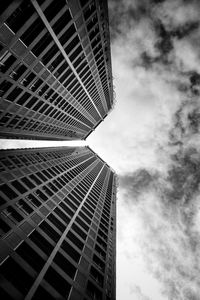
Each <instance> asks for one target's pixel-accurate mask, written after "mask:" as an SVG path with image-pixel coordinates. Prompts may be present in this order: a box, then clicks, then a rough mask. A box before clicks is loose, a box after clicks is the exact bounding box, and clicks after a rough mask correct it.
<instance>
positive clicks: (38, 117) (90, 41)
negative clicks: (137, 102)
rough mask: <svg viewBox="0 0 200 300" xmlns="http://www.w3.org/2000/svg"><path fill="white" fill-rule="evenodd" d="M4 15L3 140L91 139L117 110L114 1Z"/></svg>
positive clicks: (4, 7)
mask: <svg viewBox="0 0 200 300" xmlns="http://www.w3.org/2000/svg"><path fill="white" fill-rule="evenodd" d="M0 8H1V10H0V13H1V15H0V96H1V98H2V100H1V102H0V137H1V138H23V139H26V138H28V139H43V140H44V139H48V140H74V139H85V138H86V137H87V136H88V135H89V134H90V133H91V132H92V131H93V130H94V129H95V127H96V126H98V124H99V123H100V122H101V121H102V120H103V119H104V118H105V117H106V116H107V114H108V112H109V111H110V109H111V108H112V106H113V86H112V71H111V57H110V41H109V27H108V8H107V1H106V0H17V1H14V0H2V1H1V4H0Z"/></svg>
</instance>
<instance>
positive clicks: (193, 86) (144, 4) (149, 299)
mask: <svg viewBox="0 0 200 300" xmlns="http://www.w3.org/2000/svg"><path fill="white" fill-rule="evenodd" d="M109 10H110V31H111V50H112V65H113V77H114V86H115V93H116V105H115V108H114V110H113V111H112V112H111V113H110V115H109V116H108V117H107V118H106V119H105V120H104V122H103V123H102V124H101V126H99V127H98V128H97V129H96V130H95V132H93V134H92V135H90V136H89V138H88V139H87V142H88V143H89V145H90V146H91V147H92V148H93V149H94V150H95V151H96V152H97V153H98V154H99V155H100V156H101V157H102V158H103V159H104V160H105V161H107V162H108V163H109V164H110V165H111V166H112V167H113V168H114V169H115V170H116V172H117V174H118V177H119V188H118V197H117V300H122V299H126V300H166V299H169V300H199V299H200V255H199V246H200V245H199V243H200V201H199V200H200V194H199V183H200V151H199V147H200V138H199V129H200V102H199V95H200V52H199V46H200V27H199V25H200V23H199V22H200V21H199V16H200V2H199V1H198V0H197V1H192V0H190V1H189V0H188V1H186V0H185V1H183V0H166V1H162V0H154V1H153V0H115V1H114V0H110V1H109Z"/></svg>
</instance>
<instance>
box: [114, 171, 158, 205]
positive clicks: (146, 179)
mask: <svg viewBox="0 0 200 300" xmlns="http://www.w3.org/2000/svg"><path fill="white" fill-rule="evenodd" d="M157 176H158V175H157V174H156V173H155V174H152V172H149V171H148V170H145V169H139V170H137V171H135V172H133V173H130V174H126V175H123V176H119V184H120V187H121V188H122V189H126V190H127V191H128V192H129V193H130V195H132V196H133V198H134V200H137V199H136V198H135V197H137V196H138V195H139V194H140V193H141V192H143V191H144V190H147V189H148V188H149V187H150V185H151V184H152V183H153V182H154V181H155V180H156V178H157Z"/></svg>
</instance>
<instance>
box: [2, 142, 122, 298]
mask: <svg viewBox="0 0 200 300" xmlns="http://www.w3.org/2000/svg"><path fill="white" fill-rule="evenodd" d="M0 170H1V175H0V204H1V213H0V223H1V226H0V227H1V242H0V243H1V245H0V278H1V280H0V288H1V292H0V293H1V294H0V295H1V299H4V300H7V299H14V300H16V299H26V300H30V299H34V300H36V299H37V300H41V299H48V300H51V299H60V300H61V299H63V300H64V299H65V300H66V299H69V300H91V299H93V300H94V299H95V300H114V299H115V255H116V248H115V236H116V175H115V173H114V171H113V170H112V169H111V168H110V167H109V166H108V165H107V164H106V163H105V162H104V161H103V160H102V159H101V158H99V157H98V155H96V154H95V153H94V152H93V151H92V150H91V149H90V148H89V147H74V148H73V147H52V148H40V149H39V148H38V149H26V150H25V149H20V150H19V149H18V150H1V151H0Z"/></svg>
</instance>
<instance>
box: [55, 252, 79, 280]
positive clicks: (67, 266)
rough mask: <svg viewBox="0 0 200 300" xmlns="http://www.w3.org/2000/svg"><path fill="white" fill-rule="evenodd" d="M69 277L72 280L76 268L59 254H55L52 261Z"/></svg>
mask: <svg viewBox="0 0 200 300" xmlns="http://www.w3.org/2000/svg"><path fill="white" fill-rule="evenodd" d="M53 261H54V262H55V263H56V264H57V265H58V266H59V267H60V268H61V269H62V270H63V271H64V272H65V273H66V274H67V275H68V276H69V277H71V278H72V279H74V276H75V273H76V267H75V266H74V265H73V264H72V263H70V262H69V261H68V260H67V259H66V258H65V257H64V256H63V255H62V254H61V253H60V252H57V254H56V256H55V258H54V260H53Z"/></svg>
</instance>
